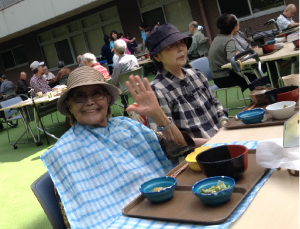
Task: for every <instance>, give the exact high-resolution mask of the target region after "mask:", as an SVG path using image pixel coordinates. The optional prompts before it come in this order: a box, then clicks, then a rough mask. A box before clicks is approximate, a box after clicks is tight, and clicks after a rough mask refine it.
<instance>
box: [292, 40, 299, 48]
mask: <svg viewBox="0 0 300 229" xmlns="http://www.w3.org/2000/svg"><path fill="white" fill-rule="evenodd" d="M293 44H294V45H295V47H296V48H299V39H298V40H294V41H293Z"/></svg>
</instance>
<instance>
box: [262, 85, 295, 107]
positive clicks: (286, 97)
mask: <svg viewBox="0 0 300 229" xmlns="http://www.w3.org/2000/svg"><path fill="white" fill-rule="evenodd" d="M264 95H265V97H266V98H267V100H268V103H269V104H273V103H278V102H283V101H295V102H298V100H299V87H298V86H286V87H281V88H276V89H273V90H270V91H267V92H265V94H264Z"/></svg>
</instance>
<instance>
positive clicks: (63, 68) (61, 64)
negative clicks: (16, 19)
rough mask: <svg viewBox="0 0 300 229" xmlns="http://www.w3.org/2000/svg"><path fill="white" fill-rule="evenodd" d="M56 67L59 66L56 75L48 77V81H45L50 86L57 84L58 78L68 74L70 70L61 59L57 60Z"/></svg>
mask: <svg viewBox="0 0 300 229" xmlns="http://www.w3.org/2000/svg"><path fill="white" fill-rule="evenodd" d="M57 67H58V68H59V71H58V73H57V74H56V76H55V77H54V78H52V79H50V80H49V81H47V82H48V84H49V85H50V86H51V87H52V88H53V87H55V86H56V85H57V84H59V80H60V79H61V78H62V77H65V76H68V75H69V74H70V72H71V70H70V69H69V68H67V67H66V66H65V63H64V62H63V61H58V62H57Z"/></svg>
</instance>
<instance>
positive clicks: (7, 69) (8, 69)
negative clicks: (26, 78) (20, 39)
mask: <svg viewBox="0 0 300 229" xmlns="http://www.w3.org/2000/svg"><path fill="white" fill-rule="evenodd" d="M21 46H24V45H23V44H21V45H17V46H15V47H13V48H9V49H6V50H3V51H1V52H0V56H1V57H0V59H1V62H2V64H3V68H4V70H5V71H10V70H14V69H17V68H20V67H24V66H26V65H28V59H27V55H26V52H25V55H26V59H27V62H25V63H23V64H18V65H17V64H16V60H15V57H14V53H13V51H12V50H13V49H15V48H19V47H21ZM7 51H11V54H12V56H13V58H14V62H15V66H14V67H12V68H5V65H4V61H3V58H2V55H1V54H2V53H4V52H7Z"/></svg>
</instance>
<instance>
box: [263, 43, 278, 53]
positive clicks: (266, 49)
mask: <svg viewBox="0 0 300 229" xmlns="http://www.w3.org/2000/svg"><path fill="white" fill-rule="evenodd" d="M261 47H262V49H263V51H264V53H269V52H272V51H274V49H275V43H274V44H271V45H263V46H261Z"/></svg>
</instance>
